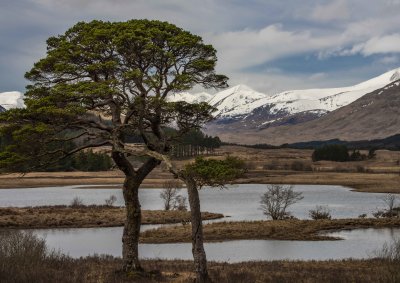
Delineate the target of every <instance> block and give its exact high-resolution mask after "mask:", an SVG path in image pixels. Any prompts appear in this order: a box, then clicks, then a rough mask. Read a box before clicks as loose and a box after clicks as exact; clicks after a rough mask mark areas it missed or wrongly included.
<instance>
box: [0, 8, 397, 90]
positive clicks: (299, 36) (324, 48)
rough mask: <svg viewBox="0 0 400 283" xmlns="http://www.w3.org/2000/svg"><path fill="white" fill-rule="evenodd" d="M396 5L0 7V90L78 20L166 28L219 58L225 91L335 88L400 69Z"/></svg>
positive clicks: (18, 84)
mask: <svg viewBox="0 0 400 283" xmlns="http://www.w3.org/2000/svg"><path fill="white" fill-rule="evenodd" d="M399 11H400V0H381V1H379V3H378V2H377V1H374V2H372V3H368V4H366V1H362V0H334V1H322V0H310V1H307V3H304V1H301V3H300V1H295V0H288V1H284V3H283V1H261V0H252V1H227V0H219V1H217V0H205V1H202V2H201V4H199V2H198V1H193V0H186V1H179V0H170V1H163V0H154V1H145V0H136V1H128V0H115V1H106V0H97V1H94V0H88V1H78V0H69V1H67V0H60V1H57V3H56V1H51V0H14V1H9V2H7V3H1V9H0V24H1V25H0V35H1V39H2V40H1V42H0V77H1V80H0V92H6V91H21V92H24V88H25V85H26V84H27V81H26V80H25V79H24V77H23V76H24V73H25V72H26V71H28V70H29V69H30V68H31V67H32V65H33V63H34V62H36V61H38V60H39V59H40V58H42V57H43V56H45V52H46V43H45V42H46V39H47V38H48V37H50V36H54V35H57V34H63V33H64V32H65V31H66V30H67V29H68V28H69V27H71V26H73V25H74V24H75V23H77V22H78V21H90V20H93V19H99V20H105V21H126V20H129V19H137V18H148V19H157V20H162V21H169V22H171V23H173V24H176V25H177V26H179V27H182V28H184V29H186V30H189V31H190V32H192V33H194V34H198V35H200V36H202V37H203V39H204V41H205V42H206V43H209V44H212V45H213V46H214V47H215V48H216V49H217V51H218V53H217V56H218V65H217V71H218V72H219V73H223V74H225V75H227V76H228V77H229V78H230V81H229V84H230V85H231V86H234V85H236V84H246V85H248V86H250V87H251V88H253V89H255V90H257V91H260V92H265V93H271V92H278V91H282V90H289V89H302V88H310V87H313V88H314V87H339V86H347V85H353V84H356V83H359V82H361V81H365V80H367V79H370V78H372V77H374V76H377V75H379V74H382V73H384V72H386V71H388V70H391V69H394V68H397V67H400V33H399V32H398V26H399V25H400V17H399V16H398V13H399Z"/></svg>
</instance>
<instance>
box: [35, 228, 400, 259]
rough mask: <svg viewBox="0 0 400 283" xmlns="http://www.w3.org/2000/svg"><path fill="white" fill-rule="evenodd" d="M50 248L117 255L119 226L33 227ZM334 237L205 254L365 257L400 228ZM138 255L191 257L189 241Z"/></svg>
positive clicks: (222, 245)
mask: <svg viewBox="0 0 400 283" xmlns="http://www.w3.org/2000/svg"><path fill="white" fill-rule="evenodd" d="M33 232H34V233H35V234H37V235H38V236H40V237H44V238H45V239H46V242H47V245H48V246H49V247H50V248H54V249H57V250H61V251H62V252H64V253H67V254H69V255H70V256H72V257H80V256H87V255H93V254H109V255H113V256H118V257H120V256H121V254H122V250H121V236H122V228H121V227H113V228H81V229H44V230H33ZM327 235H331V236H334V237H341V238H343V240H337V241H280V240H239V241H226V242H218V243H206V244H205V249H206V253H207V258H208V259H209V260H213V261H226V262H241V261H251V260H280V259H290V260H328V259H344V258H368V257H373V256H374V255H375V251H376V250H379V249H380V248H381V247H382V246H383V244H384V243H385V242H387V243H389V242H391V241H392V240H393V239H395V238H399V237H400V229H399V228H395V229H388V228H385V229H358V230H351V231H340V232H334V233H327ZM139 252H140V256H141V257H142V258H160V259H184V260H192V254H191V244H190V243H182V244H140V245H139Z"/></svg>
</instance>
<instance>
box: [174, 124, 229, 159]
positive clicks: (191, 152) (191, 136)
mask: <svg viewBox="0 0 400 283" xmlns="http://www.w3.org/2000/svg"><path fill="white" fill-rule="evenodd" d="M220 146H221V140H220V139H219V137H212V136H208V135H206V134H204V133H203V132H202V131H200V130H191V131H190V132H188V133H186V134H185V135H183V136H182V137H181V138H180V139H178V140H177V141H176V142H175V143H174V144H173V147H172V151H171V156H172V157H175V158H182V157H191V156H198V155H207V154H214V152H215V149H216V148H219V147H220Z"/></svg>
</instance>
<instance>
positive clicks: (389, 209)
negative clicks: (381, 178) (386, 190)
mask: <svg viewBox="0 0 400 283" xmlns="http://www.w3.org/2000/svg"><path fill="white" fill-rule="evenodd" d="M382 201H383V202H384V203H385V205H386V208H385V210H378V211H376V212H374V213H373V215H374V216H375V217H376V218H380V217H398V216H399V212H398V211H397V208H395V205H396V202H397V197H396V195H394V194H386V195H385V196H384V197H382Z"/></svg>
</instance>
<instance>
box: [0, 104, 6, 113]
mask: <svg viewBox="0 0 400 283" xmlns="http://www.w3.org/2000/svg"><path fill="white" fill-rule="evenodd" d="M4 111H6V109H5V108H4V107H3V106H1V105H0V113H1V112H4Z"/></svg>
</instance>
